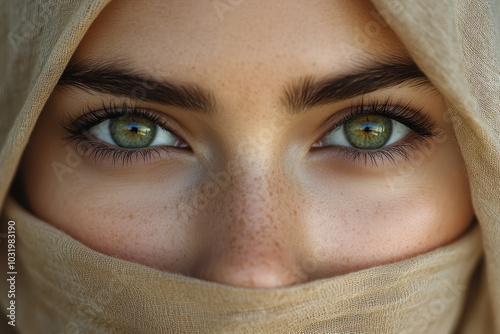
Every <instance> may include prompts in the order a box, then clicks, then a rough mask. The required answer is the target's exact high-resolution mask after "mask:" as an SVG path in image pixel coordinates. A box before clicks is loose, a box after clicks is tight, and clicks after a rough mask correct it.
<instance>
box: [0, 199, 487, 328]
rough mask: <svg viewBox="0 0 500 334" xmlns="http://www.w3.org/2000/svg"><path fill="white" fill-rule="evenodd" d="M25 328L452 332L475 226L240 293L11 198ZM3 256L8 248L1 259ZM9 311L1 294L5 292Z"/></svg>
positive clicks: (471, 260) (476, 239) (474, 249)
mask: <svg viewBox="0 0 500 334" xmlns="http://www.w3.org/2000/svg"><path fill="white" fill-rule="evenodd" d="M2 219H3V220H4V221H10V220H13V221H15V226H16V233H18V235H19V238H18V240H17V245H16V252H17V257H18V261H19V263H20V264H21V265H22V269H20V270H19V272H18V277H19V279H20V280H19V283H18V291H19V297H18V299H17V300H18V301H17V303H18V305H19V309H18V318H17V323H18V326H19V327H18V330H20V332H21V333H59V332H64V331H65V330H66V331H68V329H71V330H73V331H74V332H79V333H165V332H167V333H304V334H306V333H369V332H370V333H399V334H401V333H408V334H409V333H443V334H444V333H453V330H454V329H455V327H456V326H457V324H458V321H459V318H460V316H461V311H462V308H463V305H464V301H465V298H466V296H467V291H468V289H467V288H468V286H469V281H470V279H471V276H472V274H473V272H474V269H475V268H476V266H477V264H478V261H479V260H480V258H481V254H482V250H481V236H480V230H479V227H478V226H477V224H475V225H474V226H473V227H472V228H471V229H470V230H469V231H468V232H467V233H466V234H465V235H464V236H462V237H461V238H460V239H458V240H456V241H455V242H453V243H451V244H449V245H447V246H444V247H441V248H438V249H436V250H433V251H431V252H428V253H425V254H422V255H419V256H416V257H414V258H410V259H407V260H404V261H400V262H396V263H392V264H387V265H383V266H378V267H373V268H370V269H365V270H361V271H358V272H354V273H350V274H347V275H343V276H339V277H333V278H329V279H323V280H317V281H313V282H309V283H306V284H301V285H297V286H292V287H285V288H279V289H268V290H266V289H246V288H237V287H231V286H226V285H223V284H218V283H213V282H208V281H203V280H199V279H195V278H190V277H186V276H182V275H179V274H174V273H168V272H164V271H159V270H156V269H153V268H149V267H146V266H143V265H140V264H136V263H132V262H128V261H124V260H120V259H117V258H114V257H110V256H107V255H104V254H102V253H99V252H96V251H94V250H92V249H90V248H88V247H87V246H85V245H83V244H81V243H80V242H78V241H76V240H74V239H73V238H71V237H70V236H68V235H66V234H65V233H63V232H61V231H60V230H58V229H56V228H55V227H53V226H51V225H49V224H47V223H46V222H44V221H42V220H40V219H38V218H37V217H35V216H33V215H31V214H30V213H29V212H28V211H26V210H25V209H24V208H22V207H21V206H20V205H19V204H18V203H16V202H15V201H14V200H13V199H12V198H9V199H8V201H7V202H6V206H5V215H4V217H3V218H2ZM1 257H2V259H5V258H6V256H5V254H2V255H1ZM1 298H2V306H3V307H6V306H7V305H6V303H7V301H6V296H3V295H2V296H1Z"/></svg>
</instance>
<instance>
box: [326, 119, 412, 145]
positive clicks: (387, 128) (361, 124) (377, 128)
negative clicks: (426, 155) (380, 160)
mask: <svg viewBox="0 0 500 334" xmlns="http://www.w3.org/2000/svg"><path fill="white" fill-rule="evenodd" d="M410 131H411V130H410V129H409V128H408V127H407V126H405V125H403V124H401V123H400V122H397V121H395V120H393V119H391V118H389V117H385V116H382V115H375V114H374V115H362V116H358V117H355V118H353V119H350V120H348V121H347V122H345V123H344V124H342V125H341V126H339V127H337V128H335V129H334V130H332V131H330V132H329V133H328V134H327V135H326V136H325V138H324V140H323V145H322V146H331V145H337V146H348V147H354V148H357V149H361V150H376V149H379V148H381V147H384V146H387V145H390V144H392V143H395V142H397V141H399V140H401V139H403V138H404V137H406V136H407V135H408V134H409V133H410Z"/></svg>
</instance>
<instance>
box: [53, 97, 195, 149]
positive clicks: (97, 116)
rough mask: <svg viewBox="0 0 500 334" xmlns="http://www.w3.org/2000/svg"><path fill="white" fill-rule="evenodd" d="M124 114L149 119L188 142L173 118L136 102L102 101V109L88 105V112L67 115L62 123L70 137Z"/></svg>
mask: <svg viewBox="0 0 500 334" xmlns="http://www.w3.org/2000/svg"><path fill="white" fill-rule="evenodd" d="M122 111H125V112H122ZM127 111H128V112H127ZM124 115H131V116H136V117H143V118H145V119H148V120H149V121H151V122H153V123H154V124H156V125H158V126H160V127H161V128H163V129H165V130H166V131H169V132H171V133H172V134H173V135H174V136H175V137H177V138H178V139H180V140H182V141H183V142H186V140H185V139H184V137H183V136H181V135H179V133H178V130H177V129H174V128H175V124H174V123H173V121H172V122H169V121H168V120H169V119H171V117H170V116H169V115H167V114H165V113H161V112H158V111H155V110H154V109H150V108H142V107H139V106H137V105H136V104H134V105H131V106H127V105H126V104H125V103H123V105H122V106H117V105H116V104H115V103H114V102H112V103H111V104H110V105H109V106H106V105H105V104H104V103H102V106H101V108H100V109H91V108H90V107H87V112H82V113H81V114H80V115H79V116H73V117H72V116H67V117H66V118H65V119H63V120H62V122H61V125H62V126H63V128H65V129H66V131H68V132H69V133H70V134H71V135H70V136H68V138H69V137H74V136H76V135H79V134H83V133H84V132H87V131H88V130H89V129H90V128H92V127H93V126H96V125H98V124H100V123H102V122H104V121H105V120H107V119H111V118H117V117H121V116H124ZM179 128H181V127H179Z"/></svg>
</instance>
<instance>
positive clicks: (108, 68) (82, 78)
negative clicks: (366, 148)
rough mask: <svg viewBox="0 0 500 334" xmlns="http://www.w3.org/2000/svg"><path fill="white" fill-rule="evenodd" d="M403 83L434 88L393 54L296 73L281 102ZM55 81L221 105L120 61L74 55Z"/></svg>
mask: <svg viewBox="0 0 500 334" xmlns="http://www.w3.org/2000/svg"><path fill="white" fill-rule="evenodd" d="M401 84H409V85H411V86H418V87H419V86H429V87H433V85H432V84H431V82H430V81H429V80H428V78H427V77H426V76H425V74H424V73H423V72H422V71H421V70H420V69H419V68H418V66H417V65H416V64H415V63H414V62H413V61H412V60H411V59H410V58H406V57H400V56H392V57H386V58H384V59H382V60H379V61H376V62H372V63H370V64H369V65H365V66H360V67H359V69H358V70H356V71H354V73H352V74H347V75H340V76H339V75H334V76H326V77H324V78H316V77H314V76H312V75H306V76H302V77H299V78H296V79H295V80H292V81H290V82H289V84H288V85H285V87H284V89H283V93H282V95H281V98H280V101H281V103H282V105H283V106H284V107H285V109H286V110H288V113H290V114H291V115H297V114H301V113H304V112H306V111H307V110H310V109H311V108H313V107H315V106H320V105H325V104H330V103H334V102H337V101H341V100H346V99H351V98H354V97H356V96H360V95H364V94H368V93H371V92H374V91H376V90H380V89H384V88H390V87H394V86H397V85H401ZM58 86H62V87H68V86H71V87H75V88H79V89H82V90H85V91H87V92H88V90H91V91H95V92H99V93H104V94H110V95H117V96H120V95H121V96H126V97H134V98H137V99H139V100H143V101H148V102H154V103H159V104H162V105H169V106H175V107H179V108H183V109H186V110H191V111H196V112H200V113H203V114H207V115H211V116H213V115H214V114H215V113H216V112H217V110H218V109H219V108H218V107H217V105H218V103H217V101H216V99H215V97H214V94H213V93H212V92H211V91H209V90H207V89H205V88H203V87H201V86H200V85H198V84H196V83H177V82H174V81H166V80H163V79H162V80H154V79H151V75H146V74H144V73H140V72H138V71H137V70H135V69H134V68H133V66H131V64H130V63H128V62H126V61H124V60H115V61H108V62H103V61H94V60H80V59H77V58H72V59H71V60H70V62H69V63H68V66H67V67H66V69H65V70H64V72H63V74H62V76H61V77H60V79H59V81H58Z"/></svg>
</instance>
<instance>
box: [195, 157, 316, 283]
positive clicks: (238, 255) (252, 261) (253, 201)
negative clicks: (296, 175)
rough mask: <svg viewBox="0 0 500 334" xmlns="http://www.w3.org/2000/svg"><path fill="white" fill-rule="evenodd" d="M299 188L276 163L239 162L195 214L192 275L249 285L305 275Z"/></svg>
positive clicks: (288, 280)
mask: <svg viewBox="0 0 500 334" xmlns="http://www.w3.org/2000/svg"><path fill="white" fill-rule="evenodd" d="M301 193H302V192H301V191H300V189H297V188H296V184H294V183H293V182H291V181H290V180H289V179H288V178H287V177H286V176H285V175H284V172H283V170H280V169H278V168H256V167H255V166H253V167H249V168H242V170H241V171H240V173H238V174H237V175H231V178H230V181H229V182H227V183H226V184H224V185H222V187H221V189H220V191H219V192H218V194H217V196H214V197H213V198H212V199H211V200H210V205H207V207H206V210H205V211H204V212H201V213H200V214H199V218H196V219H198V222H197V223H198V224H199V226H200V227H201V226H203V227H204V228H205V230H204V237H203V239H202V240H203V246H202V247H200V250H201V251H200V255H199V257H198V261H197V263H196V265H195V266H194V270H193V273H192V276H194V277H197V278H201V279H204V280H208V281H213V282H218V283H223V284H228V285H232V286H239V287H248V288H275V287H283V286H289V285H294V284H299V283H303V282H305V281H307V277H308V274H307V273H306V272H304V270H303V269H302V268H301V266H300V265H299V262H298V261H299V259H300V258H303V255H304V254H301V252H305V250H304V249H305V246H304V243H303V241H304V240H303V238H304V236H305V233H304V232H303V231H302V228H303V226H302V223H303V221H302V219H301V218H300V214H299V213H300V209H299V207H300V202H301Z"/></svg>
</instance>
